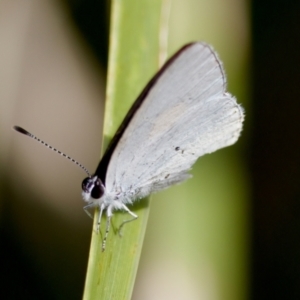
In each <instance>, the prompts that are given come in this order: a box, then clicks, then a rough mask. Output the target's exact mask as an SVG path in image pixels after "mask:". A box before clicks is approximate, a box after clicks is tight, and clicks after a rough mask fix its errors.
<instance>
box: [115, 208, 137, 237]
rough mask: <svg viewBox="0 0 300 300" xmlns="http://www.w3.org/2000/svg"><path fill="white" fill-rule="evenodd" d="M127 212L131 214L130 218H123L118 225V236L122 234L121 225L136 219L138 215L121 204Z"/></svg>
mask: <svg viewBox="0 0 300 300" xmlns="http://www.w3.org/2000/svg"><path fill="white" fill-rule="evenodd" d="M122 208H123V209H124V210H125V211H126V212H127V213H129V214H130V215H131V216H132V219H129V220H125V221H123V222H122V224H121V225H120V227H119V229H118V234H119V236H122V232H121V230H122V228H123V226H124V225H125V224H126V223H129V222H132V221H134V220H136V219H137V218H138V216H137V215H136V214H135V213H133V212H132V211H131V210H130V209H129V208H128V207H127V206H126V205H125V204H123V207H122Z"/></svg>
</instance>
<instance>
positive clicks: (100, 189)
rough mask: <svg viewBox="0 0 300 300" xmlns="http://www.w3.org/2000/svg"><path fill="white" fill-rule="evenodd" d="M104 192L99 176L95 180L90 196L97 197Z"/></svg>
mask: <svg viewBox="0 0 300 300" xmlns="http://www.w3.org/2000/svg"><path fill="white" fill-rule="evenodd" d="M103 194H104V186H103V184H102V182H101V180H100V179H99V178H97V180H96V181H95V185H94V187H93V189H92V192H91V196H92V198H94V199H99V198H101V197H102V196H103Z"/></svg>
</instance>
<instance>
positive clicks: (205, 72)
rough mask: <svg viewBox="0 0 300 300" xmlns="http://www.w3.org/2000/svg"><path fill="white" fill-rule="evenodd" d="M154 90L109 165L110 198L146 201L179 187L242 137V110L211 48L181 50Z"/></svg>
mask: <svg viewBox="0 0 300 300" xmlns="http://www.w3.org/2000/svg"><path fill="white" fill-rule="evenodd" d="M151 85H152V86H151V87H150V89H149V87H148V91H147V94H146V96H145V99H143V101H142V102H141V104H140V106H139V107H138V108H137V109H136V111H135V113H134V114H133V115H132V118H131V120H130V121H129V123H128V124H127V127H126V129H125V130H124V132H123V133H122V136H121V138H120V140H119V141H118V143H117V145H116V147H115V148H114V151H113V153H112V156H111V158H110V160H109V164H108V168H107V172H106V180H105V181H106V189H107V191H108V192H113V191H116V192H122V193H125V194H126V195H128V197H129V198H136V197H144V196H146V195H148V194H149V193H151V192H153V191H157V190H160V189H163V188H165V187H167V186H169V185H171V184H174V183H177V182H180V181H182V180H184V179H186V178H187V174H186V173H187V171H188V170H189V169H190V168H191V166H192V165H193V164H194V163H195V161H196V160H197V158H198V157H199V156H202V155H204V154H206V153H211V152H213V151H215V150H217V149H220V148H222V147H226V146H229V145H231V144H233V143H234V142H236V140H237V139H238V137H239V134H240V131H241V129H242V121H243V110H242V108H241V107H240V106H239V105H238V104H237V103H236V100H235V98H234V97H232V96H231V95H230V94H228V93H227V92H226V91H225V88H226V79H225V75H224V71H223V68H222V65H221V63H220V61H219V59H218V58H217V56H216V54H215V52H214V51H213V50H212V49H211V47H210V46H208V45H207V44H203V43H194V44H190V45H188V46H186V47H184V48H183V49H181V50H180V51H179V52H178V53H177V54H175V56H174V57H173V58H171V60H170V61H169V62H168V63H167V65H166V66H165V67H164V69H163V71H162V72H161V73H160V74H159V76H156V77H155V80H152V82H151ZM128 201H129V200H128Z"/></svg>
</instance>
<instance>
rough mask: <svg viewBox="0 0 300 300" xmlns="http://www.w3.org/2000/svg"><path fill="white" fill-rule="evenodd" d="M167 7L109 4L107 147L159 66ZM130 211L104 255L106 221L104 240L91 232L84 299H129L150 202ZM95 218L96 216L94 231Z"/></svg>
mask: <svg viewBox="0 0 300 300" xmlns="http://www.w3.org/2000/svg"><path fill="white" fill-rule="evenodd" d="M167 4H169V1H168V3H167ZM163 5H164V3H163V0H113V1H112V3H111V24H110V46H109V66H108V77H107V93H106V96H107V98H106V108H105V117H104V143H103V144H104V147H106V146H107V143H108V142H109V140H110V139H111V137H112V136H113V134H114V133H115V131H116V129H117V128H118V126H119V125H120V123H121V121H122V119H123V118H124V116H125V114H126V112H127V111H128V110H129V108H130V106H131V104H132V103H133V101H134V100H135V99H136V97H137V96H138V94H139V93H140V91H141V90H142V88H143V87H144V86H145V84H146V83H147V81H148V80H149V79H150V78H151V76H152V75H153V74H154V73H155V72H156V71H157V69H158V67H159V60H160V57H161V56H162V53H161V51H160V49H161V48H160V38H161V36H160V31H161V24H162V12H163V14H165V6H163ZM163 8H164V9H163ZM164 23H165V22H164ZM164 30H165V29H164ZM164 48H165V47H164ZM130 209H132V211H133V212H134V213H136V214H137V215H138V219H137V220H136V221H134V222H130V223H129V224H126V225H125V226H124V228H123V237H119V235H118V234H117V228H118V227H119V225H120V224H121V223H122V221H123V220H124V219H125V220H126V219H128V218H129V217H130V216H129V217H128V215H126V214H123V213H119V212H116V213H115V215H114V216H113V219H112V228H111V230H110V232H109V235H108V239H107V243H106V250H105V251H104V252H101V244H102V237H103V233H104V230H105V225H106V224H105V223H106V219H105V218H103V220H102V224H101V232H102V235H101V234H97V233H96V232H95V231H94V230H93V233H92V240H91V248H90V255H89V261H88V269H87V275H86V282H85V290H84V295H83V299H86V300H88V299H105V300H107V299H118V300H119V299H131V294H132V290H133V286H134V280H135V276H136V271H137V267H138V262H139V258H140V253H141V249H142V243H143V238H144V234H145V230H146V223H147V218H148V213H149V201H148V200H147V199H144V200H142V201H141V202H139V203H137V205H134V206H133V207H131V208H130ZM97 216H98V212H96V214H95V218H94V228H95V222H96V219H97Z"/></svg>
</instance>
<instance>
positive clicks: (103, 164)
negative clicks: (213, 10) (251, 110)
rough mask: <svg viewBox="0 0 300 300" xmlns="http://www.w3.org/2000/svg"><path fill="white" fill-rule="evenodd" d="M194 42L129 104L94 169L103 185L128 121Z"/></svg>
mask: <svg viewBox="0 0 300 300" xmlns="http://www.w3.org/2000/svg"><path fill="white" fill-rule="evenodd" d="M194 44H198V43H197V42H193V43H189V44H187V45H185V46H183V47H182V48H181V49H180V50H178V51H177V52H176V53H175V54H174V55H173V56H172V57H171V58H169V59H168V60H167V61H166V63H165V64H164V65H163V66H162V68H161V69H160V70H159V71H158V72H157V73H156V74H155V75H154V76H153V77H152V79H151V80H150V81H149V83H148V84H147V85H146V87H145V88H144V89H143V90H142V92H141V93H140V95H139V96H138V98H137V99H136V101H135V102H134V103H133V105H132V106H131V108H130V110H129V111H128V113H127V115H126V116H125V118H124V120H123V122H122V123H121V125H120V126H119V128H118V130H117V131H116V133H115V135H114V137H113V138H112V140H111V142H110V143H109V145H108V147H107V149H106V151H105V153H104V155H103V157H102V159H101V160H100V163H99V165H98V167H97V169H96V172H95V174H94V175H97V176H98V177H99V178H100V179H101V181H102V183H103V184H104V186H105V179H106V172H107V168H108V165H109V162H110V159H111V156H112V154H113V152H114V150H115V149H116V147H117V145H118V143H119V141H120V139H121V137H122V135H123V133H124V131H125V129H126V128H127V126H128V124H129V122H130V121H131V119H132V118H133V116H134V115H135V113H136V112H137V111H138V110H139V108H140V106H141V105H142V103H143V102H144V100H145V99H146V98H147V95H148V93H149V91H150V90H151V88H152V87H153V86H154V85H155V83H156V81H157V80H158V78H159V77H160V76H161V75H162V74H163V73H164V71H165V70H166V69H167V68H168V67H169V65H171V64H172V62H173V61H174V60H176V58H177V57H178V56H179V55H180V54H181V53H182V52H184V51H185V50H186V49H187V48H189V47H192V46H193V45H194ZM203 46H206V47H208V48H210V46H209V45H207V44H205V43H203ZM211 52H212V53H213V51H211ZM216 61H217V62H218V59H217V57H216ZM219 66H220V69H221V72H222V74H223V75H224V71H223V68H222V66H221V65H220V64H219ZM223 77H224V78H225V76H223ZM225 85H226V82H225V83H224V89H225Z"/></svg>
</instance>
